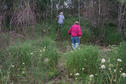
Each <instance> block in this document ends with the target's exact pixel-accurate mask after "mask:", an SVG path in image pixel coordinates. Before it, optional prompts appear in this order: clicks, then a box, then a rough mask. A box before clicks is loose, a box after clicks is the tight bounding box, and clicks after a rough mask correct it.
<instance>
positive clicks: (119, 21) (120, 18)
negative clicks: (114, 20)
mask: <svg viewBox="0 0 126 84" xmlns="http://www.w3.org/2000/svg"><path fill="white" fill-rule="evenodd" d="M122 11H123V4H122V3H120V4H119V9H118V32H120V33H121V32H122Z"/></svg>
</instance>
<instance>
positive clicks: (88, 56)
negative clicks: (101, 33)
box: [66, 46, 99, 74]
mask: <svg viewBox="0 0 126 84" xmlns="http://www.w3.org/2000/svg"><path fill="white" fill-rule="evenodd" d="M66 56H67V64H66V65H67V69H68V72H69V74H70V73H72V74H75V73H81V74H85V73H86V74H87V73H88V74H94V73H96V72H97V69H98V66H97V65H98V56H99V49H98V47H97V46H83V47H82V48H80V49H77V50H75V51H71V52H70V53H68V54H67V55H66ZM83 69H84V70H83Z"/></svg>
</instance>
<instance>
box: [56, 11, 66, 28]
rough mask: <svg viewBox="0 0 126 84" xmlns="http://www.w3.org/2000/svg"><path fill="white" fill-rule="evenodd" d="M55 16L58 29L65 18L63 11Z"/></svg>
mask: <svg viewBox="0 0 126 84" xmlns="http://www.w3.org/2000/svg"><path fill="white" fill-rule="evenodd" d="M57 18H58V30H60V29H61V27H62V25H63V23H64V19H65V18H64V15H63V12H60V14H59V15H58V16H57Z"/></svg>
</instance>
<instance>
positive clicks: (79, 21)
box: [78, 0, 80, 22]
mask: <svg viewBox="0 0 126 84" xmlns="http://www.w3.org/2000/svg"><path fill="white" fill-rule="evenodd" d="M78 19H79V22H80V0H78Z"/></svg>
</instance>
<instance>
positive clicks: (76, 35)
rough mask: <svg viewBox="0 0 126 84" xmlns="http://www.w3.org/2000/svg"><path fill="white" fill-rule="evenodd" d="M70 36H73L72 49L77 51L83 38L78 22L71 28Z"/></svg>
mask: <svg viewBox="0 0 126 84" xmlns="http://www.w3.org/2000/svg"><path fill="white" fill-rule="evenodd" d="M68 34H69V35H71V40H72V48H73V49H76V48H77V47H78V46H79V44H80V37H81V36H82V31H81V27H80V25H79V22H78V21H75V23H74V25H72V26H71V27H70V29H69V30H68Z"/></svg>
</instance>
